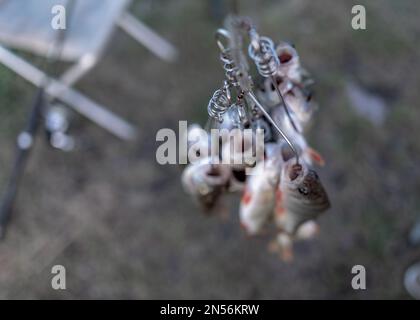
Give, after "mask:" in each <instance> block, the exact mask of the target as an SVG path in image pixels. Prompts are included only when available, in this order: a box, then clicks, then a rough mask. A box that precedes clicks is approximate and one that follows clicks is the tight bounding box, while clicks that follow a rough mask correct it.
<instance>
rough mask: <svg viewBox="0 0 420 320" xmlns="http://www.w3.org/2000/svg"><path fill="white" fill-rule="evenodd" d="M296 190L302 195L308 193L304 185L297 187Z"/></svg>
mask: <svg viewBox="0 0 420 320" xmlns="http://www.w3.org/2000/svg"><path fill="white" fill-rule="evenodd" d="M298 191H299V193H300V194H303V195H304V196H307V195H308V194H309V190H308V188H306V187H299V188H298Z"/></svg>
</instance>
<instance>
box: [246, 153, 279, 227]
mask: <svg viewBox="0 0 420 320" xmlns="http://www.w3.org/2000/svg"><path fill="white" fill-rule="evenodd" d="M280 169H281V167H280V163H279V162H278V161H275V160H273V159H269V160H266V161H264V162H260V163H258V164H257V166H256V167H255V168H254V170H253V172H252V175H251V176H250V177H249V178H248V182H247V185H246V188H245V191H244V194H243V196H242V199H241V204H240V210H239V217H240V221H241V225H242V226H243V227H244V228H245V230H246V231H247V233H248V234H250V235H254V234H257V233H258V232H259V231H260V230H261V228H262V227H263V226H264V224H265V223H266V222H267V220H268V219H269V218H270V216H271V215H272V212H273V210H274V207H275V204H276V190H277V188H278V183H279V178H280Z"/></svg>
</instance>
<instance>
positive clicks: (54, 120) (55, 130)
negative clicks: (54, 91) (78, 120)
mask: <svg viewBox="0 0 420 320" xmlns="http://www.w3.org/2000/svg"><path fill="white" fill-rule="evenodd" d="M44 117H45V118H44V130H45V133H46V137H47V141H48V143H49V144H50V146H51V147H53V148H55V149H58V150H62V151H66V152H68V151H72V150H73V149H74V148H75V140H74V138H73V137H72V136H71V135H69V133H68V132H69V129H70V114H69V111H68V109H67V108H66V107H65V106H64V105H62V104H59V103H56V102H54V103H51V104H49V105H48V106H47V108H46V110H45V114H44Z"/></svg>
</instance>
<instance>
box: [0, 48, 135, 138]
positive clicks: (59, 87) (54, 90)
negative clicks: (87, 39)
mask: <svg viewBox="0 0 420 320" xmlns="http://www.w3.org/2000/svg"><path fill="white" fill-rule="evenodd" d="M0 63H3V64H4V65H5V66H7V67H8V68H9V69H11V70H13V71H14V72H16V73H17V74H19V75H20V76H21V77H23V78H24V79H26V80H27V81H29V82H31V83H32V84H34V85H35V86H37V87H40V86H42V85H43V82H44V79H45V76H46V75H45V73H44V72H42V71H41V70H39V69H38V68H36V67H35V66H33V65H32V64H30V63H29V62H27V61H25V60H24V59H22V58H20V57H19V56H17V55H15V54H14V53H12V52H11V51H9V50H7V49H6V48H4V47H2V46H0ZM69 78H70V77H69ZM75 78H76V77H73V79H75ZM45 92H46V94H48V95H50V96H52V97H54V98H56V99H58V100H61V101H63V102H64V103H66V104H68V105H69V106H70V107H71V108H73V109H74V110H76V111H77V112H79V113H80V114H82V115H83V116H85V117H86V118H88V119H90V120H92V121H93V122H94V123H96V124H97V125H99V126H101V127H102V128H104V129H106V130H108V131H109V132H111V133H113V134H114V135H116V136H117V137H119V138H121V139H125V140H132V139H135V138H136V136H137V130H136V128H135V127H133V126H132V125H131V124H129V123H128V122H126V121H125V120H123V119H122V118H120V117H118V116H117V115H115V114H114V113H112V112H111V111H109V110H107V109H106V108H105V107H104V106H102V105H100V104H98V103H96V102H94V101H92V100H91V99H89V98H88V97H86V96H84V95H83V94H81V93H79V92H78V91H76V90H74V89H72V88H71V87H69V86H68V85H66V84H64V83H62V82H61V81H58V80H56V79H53V78H50V79H49V84H48V86H47V87H46V88H45Z"/></svg>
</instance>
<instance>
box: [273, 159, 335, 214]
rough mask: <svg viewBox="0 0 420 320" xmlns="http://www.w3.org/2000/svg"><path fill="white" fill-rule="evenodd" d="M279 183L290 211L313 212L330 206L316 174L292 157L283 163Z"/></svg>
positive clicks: (321, 210)
mask: <svg viewBox="0 0 420 320" xmlns="http://www.w3.org/2000/svg"><path fill="white" fill-rule="evenodd" d="M280 185H281V188H282V191H283V194H285V196H286V197H287V199H288V200H287V202H288V205H289V209H290V210H291V211H294V212H299V213H303V214H306V213H308V214H313V213H320V212H323V211H325V210H327V209H328V208H329V207H330V201H329V199H328V194H327V192H326V191H325V189H324V187H323V185H322V183H321V180H320V178H319V176H318V174H317V173H316V172H315V170H312V169H310V168H309V167H308V166H307V165H306V164H305V163H296V160H295V159H294V158H293V159H290V160H289V161H287V162H286V163H285V164H284V166H283V170H282V175H281V182H280Z"/></svg>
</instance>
